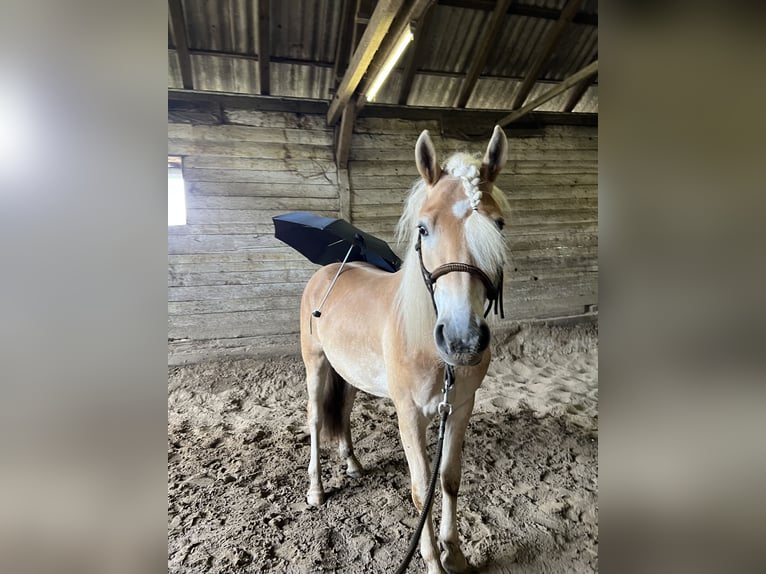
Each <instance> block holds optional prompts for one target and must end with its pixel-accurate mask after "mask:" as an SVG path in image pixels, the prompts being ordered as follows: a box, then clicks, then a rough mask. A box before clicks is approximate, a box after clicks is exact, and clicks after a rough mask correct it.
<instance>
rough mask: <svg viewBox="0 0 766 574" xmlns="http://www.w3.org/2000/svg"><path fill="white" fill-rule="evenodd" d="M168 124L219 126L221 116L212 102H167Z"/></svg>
mask: <svg viewBox="0 0 766 574" xmlns="http://www.w3.org/2000/svg"><path fill="white" fill-rule="evenodd" d="M168 123H188V124H207V125H220V124H221V123H223V114H222V112H221V106H220V105H219V104H216V103H214V102H184V101H177V100H168Z"/></svg>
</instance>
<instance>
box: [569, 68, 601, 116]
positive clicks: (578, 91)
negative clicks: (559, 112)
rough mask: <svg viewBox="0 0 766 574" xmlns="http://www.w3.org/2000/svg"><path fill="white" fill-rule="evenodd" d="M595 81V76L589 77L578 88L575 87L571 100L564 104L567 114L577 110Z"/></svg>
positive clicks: (570, 95) (570, 96)
mask: <svg viewBox="0 0 766 574" xmlns="http://www.w3.org/2000/svg"><path fill="white" fill-rule="evenodd" d="M594 61H595V59H594ZM595 79H596V75H595V74H594V75H592V76H588V77H587V78H586V79H584V80H583V81H582V82H580V83H579V84H577V87H575V88H574V89H573V90H572V92H571V93H570V94H569V98H567V103H566V104H564V111H565V112H571V111H573V110H574V109H575V107H576V106H577V104H578V103H579V102H580V100H581V99H582V97H583V96H584V95H585V92H587V91H588V88H589V87H590V85H591V84H592V83H593V81H594V80H595Z"/></svg>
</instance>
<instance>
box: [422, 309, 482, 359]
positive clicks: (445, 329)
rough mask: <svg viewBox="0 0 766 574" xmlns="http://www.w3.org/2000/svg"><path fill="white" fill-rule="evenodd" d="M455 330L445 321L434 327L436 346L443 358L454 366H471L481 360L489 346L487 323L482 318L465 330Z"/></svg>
mask: <svg viewBox="0 0 766 574" xmlns="http://www.w3.org/2000/svg"><path fill="white" fill-rule="evenodd" d="M453 331H454V330H453V329H450V327H449V325H445V324H444V323H438V324H437V325H436V328H435V329H434V340H435V341H436V348H437V349H438V350H439V354H440V355H441V357H442V359H444V361H445V362H446V363H449V364H450V365H454V366H471V365H477V364H478V363H479V362H481V358H482V355H483V353H484V351H485V350H486V349H487V347H488V346H489V327H488V326H487V323H486V322H484V321H483V320H480V321H478V322H476V324H475V325H474V324H472V325H471V328H469V329H467V330H466V331H464V332H460V333H457V332H453Z"/></svg>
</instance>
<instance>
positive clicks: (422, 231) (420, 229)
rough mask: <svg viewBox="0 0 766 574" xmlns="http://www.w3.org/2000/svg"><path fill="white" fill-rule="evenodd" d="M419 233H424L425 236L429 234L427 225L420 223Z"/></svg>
mask: <svg viewBox="0 0 766 574" xmlns="http://www.w3.org/2000/svg"><path fill="white" fill-rule="evenodd" d="M418 233H420V235H422V236H423V237H425V236H426V235H428V230H427V229H426V226H425V225H423V224H422V223H421V224H419V225H418Z"/></svg>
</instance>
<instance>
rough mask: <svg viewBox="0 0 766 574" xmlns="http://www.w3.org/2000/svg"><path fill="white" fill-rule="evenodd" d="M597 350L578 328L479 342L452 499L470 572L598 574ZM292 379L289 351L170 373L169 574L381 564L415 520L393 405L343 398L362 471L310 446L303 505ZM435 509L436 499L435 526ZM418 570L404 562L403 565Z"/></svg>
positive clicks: (583, 327) (298, 390) (398, 550)
mask: <svg viewBox="0 0 766 574" xmlns="http://www.w3.org/2000/svg"><path fill="white" fill-rule="evenodd" d="M597 344H598V334H597V326H596V325H595V324H594V323H585V324H582V323H581V324H578V325H576V326H553V327H551V326H542V325H534V326H525V327H524V328H523V329H522V330H521V331H520V332H519V333H517V334H515V335H513V336H510V335H509V336H506V337H504V338H503V340H500V341H496V342H495V344H494V347H493V348H494V350H495V358H494V359H493V362H492V364H491V366H490V370H489V374H488V376H487V378H486V379H485V381H484V384H483V386H482V388H481V389H479V391H478V394H477V401H476V406H475V409H474V415H473V417H472V419H471V423H470V425H469V427H468V433H467V435H466V442H465V450H464V456H463V458H464V464H463V480H462V485H461V490H460V498H459V503H458V504H459V506H458V521H459V525H460V535H461V542H462V549H463V552H464V553H465V555H466V557H467V558H468V561H469V562H470V564H471V565H472V567H473V568H474V571H477V572H495V573H501V572H509V573H510V572H514V573H517V572H518V573H531V572H540V573H542V572H546V573H559V572H595V571H597V570H598V560H597V552H598V517H597V489H598V488H597V486H598V485H597V451H598V414H597V413H598V411H597V406H598V389H597V363H598V352H597ZM303 376H304V370H303V364H302V362H301V361H300V359H299V358H280V359H270V360H240V361H227V362H217V363H208V364H202V365H195V366H190V367H175V368H172V369H170V371H169V394H168V570H169V572H171V573H173V572H184V573H185V572H210V573H219V572H233V571H237V572H266V571H274V572H296V573H297V572H346V573H352V572H354V573H355V572H392V571H394V570H395V569H396V567H397V565H398V563H399V561H400V559H401V557H402V555H403V554H404V551H405V549H406V547H407V543H408V539H409V536H410V533H411V531H412V529H413V527H414V526H415V524H416V522H417V516H416V513H415V510H414V507H413V505H412V503H411V501H410V487H409V478H408V472H407V465H406V462H405V459H404V453H403V451H402V447H401V445H400V443H399V436H398V430H397V427H396V418H395V414H394V408H393V405H392V404H391V402H390V401H385V400H380V399H375V398H373V397H370V396H366V395H363V394H362V393H360V394H359V395H358V398H357V401H356V405H355V407H354V411H353V414H352V424H353V429H354V437H355V444H356V453H357V456H358V457H359V459H360V461H361V462H362V464H363V465H365V467H366V468H367V469H368V474H367V475H366V476H365V477H364V478H362V479H360V480H353V479H351V478H349V477H347V476H346V475H345V473H344V467H343V466H342V465H341V462H340V460H339V459H338V457H337V454H336V449H335V448H334V447H333V448H326V449H324V456H323V461H324V466H323V473H324V474H323V480H324V484H325V488H326V489H327V491H328V495H329V498H328V501H327V502H326V503H325V505H324V506H323V507H322V508H319V509H314V508H309V507H308V506H307V504H306V503H305V499H304V497H305V494H306V489H307V485H308V482H307V480H308V479H307V474H306V468H307V464H308V457H309V437H308V434H307V432H306V428H305V404H306V396H305V393H306V391H305V385H304V381H303ZM435 430H436V425H435V424H434V425H432V428H431V431H430V434H429V439H430V444H431V445H432V446H431V449H432V451H431V452H433V448H434V445H435V442H436V441H435ZM439 505H440V504H439V498H438V495H437V499H436V501H435V505H434V507H435V509H436V511H435V515H436V519H437V520H438V518H439V514H440V512H439V510H438V509H439ZM422 567H423V562H422V560H421V559H420V557H419V556H416V558H415V559H414V560H413V563H412V565H411V566H410V572H417V571H421V570H422Z"/></svg>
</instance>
